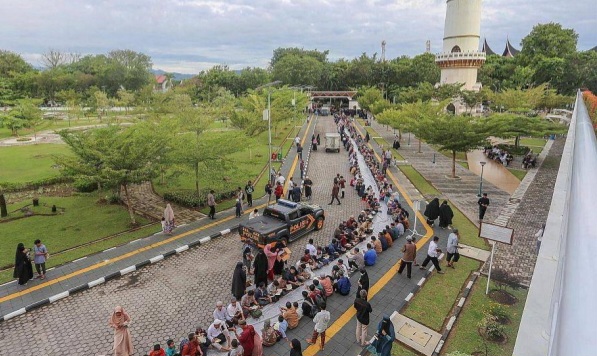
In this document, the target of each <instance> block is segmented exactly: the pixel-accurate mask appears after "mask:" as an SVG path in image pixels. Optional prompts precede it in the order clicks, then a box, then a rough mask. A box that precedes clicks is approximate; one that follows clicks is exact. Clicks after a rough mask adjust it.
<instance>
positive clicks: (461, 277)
mask: <svg viewBox="0 0 597 356" xmlns="http://www.w3.org/2000/svg"><path fill="white" fill-rule="evenodd" d="M444 261H445V259H443V260H442V261H440V264H441V267H442V270H444V271H445V272H446V273H445V274H443V275H441V274H437V273H436V272H433V274H432V275H431V277H430V278H429V280H428V281H427V282H425V284H424V285H423V288H422V289H421V290H420V291H419V292H418V293H417V294H415V296H414V298H413V299H412V301H411V303H410V304H408V305H407V306H406V309H405V310H404V311H403V312H402V314H404V315H406V316H407V317H409V318H411V319H413V320H415V321H417V322H419V323H421V324H424V325H426V326H428V327H430V328H431V329H433V330H436V331H438V332H439V331H441V328H442V325H443V324H444V321H446V319H447V318H448V317H449V313H450V310H452V307H453V306H454V304H455V302H456V299H457V298H458V295H459V294H460V290H461V289H462V287H463V286H464V285H465V284H466V283H467V281H468V279H469V276H470V274H471V272H473V271H476V270H478V269H479V267H480V266H481V263H480V262H478V261H475V260H473V259H470V258H466V257H462V258H461V259H460V261H458V263H456V268H454V269H452V268H449V267H444V266H445V262H444Z"/></svg>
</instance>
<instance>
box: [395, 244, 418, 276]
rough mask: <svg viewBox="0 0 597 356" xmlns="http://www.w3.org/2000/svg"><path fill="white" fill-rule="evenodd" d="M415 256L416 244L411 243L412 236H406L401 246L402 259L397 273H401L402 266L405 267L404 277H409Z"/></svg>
mask: <svg viewBox="0 0 597 356" xmlns="http://www.w3.org/2000/svg"><path fill="white" fill-rule="evenodd" d="M415 257H417V245H415V244H414V243H413V239H412V237H410V236H407V237H406V243H405V244H404V246H402V259H401V260H400V268H398V274H402V271H404V267H406V278H408V279H410V277H411V272H412V268H413V267H412V266H413V262H414V261H415Z"/></svg>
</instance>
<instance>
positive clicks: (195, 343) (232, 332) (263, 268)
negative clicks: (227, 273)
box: [149, 114, 409, 356]
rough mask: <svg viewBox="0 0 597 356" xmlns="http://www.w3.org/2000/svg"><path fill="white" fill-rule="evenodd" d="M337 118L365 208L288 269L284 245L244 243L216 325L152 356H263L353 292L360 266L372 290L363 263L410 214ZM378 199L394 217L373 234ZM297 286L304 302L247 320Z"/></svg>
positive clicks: (370, 261)
mask: <svg viewBox="0 0 597 356" xmlns="http://www.w3.org/2000/svg"><path fill="white" fill-rule="evenodd" d="M335 116H336V123H337V125H338V131H339V132H340V134H341V135H342V139H343V142H344V145H345V148H346V149H347V151H348V152H349V163H350V167H351V169H350V171H351V174H352V175H353V179H352V180H351V186H353V187H355V189H356V190H357V192H358V194H359V196H361V197H362V199H363V201H364V202H365V205H366V206H365V208H364V209H363V210H362V211H361V213H360V214H359V215H358V216H357V217H356V218H355V216H354V215H353V216H350V217H349V218H348V219H347V220H346V221H343V222H342V223H341V224H339V225H338V227H337V228H336V229H335V230H334V234H333V236H332V237H331V240H330V242H329V244H328V245H326V246H316V245H315V244H314V241H313V239H309V240H308V243H307V244H306V246H305V249H304V253H303V255H302V256H301V257H300V258H299V260H298V261H297V262H296V264H294V265H291V266H288V263H287V260H284V259H283V258H282V257H281V256H282V255H283V254H284V252H285V251H286V252H287V250H288V249H287V247H286V245H285V244H284V243H277V244H274V245H266V246H265V247H264V248H263V249H259V250H258V252H257V254H256V255H255V257H253V255H252V253H251V249H250V248H249V247H248V246H244V247H243V262H239V263H238V264H237V267H236V269H235V272H234V276H233V282H232V284H233V285H232V294H233V295H234V297H232V298H231V300H230V303H229V304H228V305H227V306H226V305H224V303H223V302H222V301H218V302H217V303H216V307H215V310H214V311H213V319H214V320H213V322H212V323H211V325H209V327H208V328H207V329H202V328H200V327H197V329H196V330H195V332H194V333H191V334H189V335H188V337H187V338H183V339H181V341H180V343H179V345H178V348H177V345H176V344H175V342H174V341H173V340H168V341H167V343H166V344H167V347H166V349H162V348H161V346H160V345H155V346H154V349H153V351H151V352H150V353H149V356H174V355H192V356H197V355H206V353H207V351H208V349H210V348H212V349H215V350H218V351H221V352H227V354H228V355H229V356H235V355H244V356H249V355H252V356H261V355H262V353H263V350H262V349H261V346H266V347H269V346H273V345H274V344H276V343H277V342H278V341H281V340H285V341H287V342H290V340H289V338H288V336H287V332H288V331H289V330H292V329H295V328H296V327H297V326H298V325H299V321H300V320H301V319H302V318H303V317H307V318H311V319H313V318H315V317H316V315H317V314H318V313H319V312H321V311H322V310H325V308H326V305H329V303H330V298H331V297H332V296H333V295H334V294H339V295H341V296H347V295H349V293H350V291H351V288H352V284H351V281H350V278H349V277H350V274H352V273H354V272H357V271H359V273H360V277H359V279H358V286H357V295H360V293H361V290H365V291H368V290H369V276H368V274H367V271H366V269H365V267H367V266H373V265H375V263H376V261H377V257H378V255H379V254H381V253H383V251H385V250H387V249H389V248H392V246H393V244H394V241H396V240H397V239H398V238H400V237H401V236H402V235H403V234H404V232H405V229H408V227H409V223H408V215H409V214H408V212H407V211H406V210H405V209H403V208H402V206H401V205H400V202H399V201H398V197H397V195H394V194H393V193H394V191H393V187H392V185H391V184H389V183H388V181H387V179H386V177H385V172H382V169H381V168H380V166H379V164H378V163H377V162H376V161H375V157H374V153H373V151H372V150H371V149H369V148H368V147H367V144H366V142H365V141H364V140H363V138H362V137H361V136H360V135H358V134H357V133H356V131H355V130H354V128H353V127H352V125H351V122H350V121H349V120H348V119H347V117H346V116H345V115H343V114H337V115H335ZM350 138H352V141H351V140H350ZM352 142H354V143H355V144H353V143H352ZM357 151H358V152H360V153H361V154H362V155H363V157H364V159H365V162H366V164H367V167H368V169H369V170H370V171H371V174H372V175H373V177H374V178H375V183H376V185H377V188H378V189H379V191H380V195H379V196H377V195H376V193H375V190H374V189H373V187H371V186H369V187H367V188H364V186H365V185H364V183H363V181H364V180H363V177H362V176H361V172H360V168H359V165H358V161H357ZM340 179H343V178H342V177H341V176H340V175H339V174H338V175H337V176H336V177H335V178H334V181H335V183H338V182H339V180H340ZM388 194H389V195H388ZM380 201H383V202H384V204H387V205H388V214H389V215H391V216H392V221H393V222H392V223H391V224H390V225H386V227H385V229H383V230H382V231H380V232H379V233H378V234H377V236H374V234H373V218H374V215H375V214H377V213H378V212H379V211H381V205H380V204H381V203H380ZM366 240H369V242H368V243H367V244H366V249H361V248H358V247H356V245H357V244H359V243H361V242H364V241H366ZM330 264H333V266H332V269H331V271H330V273H318V274H316V272H314V271H316V270H318V269H320V268H322V267H323V266H325V265H330ZM247 274H251V275H254V288H251V287H247V283H246V282H247V279H246V277H247ZM299 288H302V289H303V290H302V291H301V295H302V299H301V300H298V301H294V302H290V301H288V302H286V303H285V305H284V306H282V307H280V308H279V314H278V316H277V317H274V318H272V319H265V320H264V325H263V329H262V332H261V333H260V334H259V333H256V332H255V331H254V330H253V327H252V326H251V325H248V324H247V320H248V319H249V318H251V319H253V320H258V319H259V318H260V317H261V316H262V315H263V312H262V310H263V308H264V307H265V306H267V305H268V304H271V303H275V302H277V301H278V300H280V298H281V297H283V296H284V295H286V294H288V293H290V292H291V291H292V290H295V289H299ZM239 329H242V333H240V334H238V331H237V330H239ZM322 347H323V344H322Z"/></svg>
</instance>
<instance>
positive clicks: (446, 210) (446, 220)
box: [439, 200, 454, 229]
mask: <svg viewBox="0 0 597 356" xmlns="http://www.w3.org/2000/svg"><path fill="white" fill-rule="evenodd" d="M453 217H454V212H453V211H452V208H450V205H448V201H447V200H444V201H443V202H442V205H440V207H439V227H441V228H442V229H445V228H447V227H449V226H450V225H452V218H453Z"/></svg>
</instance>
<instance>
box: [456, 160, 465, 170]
mask: <svg viewBox="0 0 597 356" xmlns="http://www.w3.org/2000/svg"><path fill="white" fill-rule="evenodd" d="M456 163H458V164H459V165H461V166H463V167H464V168H466V169H468V162H464V161H456Z"/></svg>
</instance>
